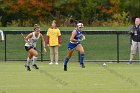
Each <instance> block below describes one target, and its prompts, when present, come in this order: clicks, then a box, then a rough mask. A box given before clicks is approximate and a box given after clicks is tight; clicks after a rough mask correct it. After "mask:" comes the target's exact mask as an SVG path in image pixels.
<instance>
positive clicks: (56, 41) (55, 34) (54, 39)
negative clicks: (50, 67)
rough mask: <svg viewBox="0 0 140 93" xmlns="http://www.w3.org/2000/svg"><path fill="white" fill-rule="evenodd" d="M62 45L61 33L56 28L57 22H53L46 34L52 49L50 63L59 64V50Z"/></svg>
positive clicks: (47, 42) (47, 41)
mask: <svg viewBox="0 0 140 93" xmlns="http://www.w3.org/2000/svg"><path fill="white" fill-rule="evenodd" d="M61 43H62V38H61V32H60V30H59V29H58V28H57V26H56V21H53V22H52V24H51V27H50V28H49V29H48V31H47V34H46V44H47V45H48V46H49V49H50V63H49V64H53V63H54V62H55V64H56V65H57V64H58V48H59V45H60V44H61Z"/></svg>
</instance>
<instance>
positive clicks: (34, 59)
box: [32, 56, 37, 65]
mask: <svg viewBox="0 0 140 93" xmlns="http://www.w3.org/2000/svg"><path fill="white" fill-rule="evenodd" d="M36 60H37V57H35V56H33V62H32V65H34V64H35V62H36Z"/></svg>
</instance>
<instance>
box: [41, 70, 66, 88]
mask: <svg viewBox="0 0 140 93" xmlns="http://www.w3.org/2000/svg"><path fill="white" fill-rule="evenodd" d="M39 72H40V73H42V74H44V75H45V76H47V77H50V78H51V79H53V80H55V81H56V82H58V83H59V84H61V85H63V86H67V85H68V83H67V82H66V81H64V80H62V79H60V78H58V77H56V76H54V75H52V74H50V73H48V72H46V71H44V70H39Z"/></svg>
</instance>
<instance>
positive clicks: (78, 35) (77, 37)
mask: <svg viewBox="0 0 140 93" xmlns="http://www.w3.org/2000/svg"><path fill="white" fill-rule="evenodd" d="M74 31H76V33H77V34H76V35H75V37H74V39H76V40H78V39H79V37H80V36H81V35H82V31H78V29H77V28H75V30H74Z"/></svg>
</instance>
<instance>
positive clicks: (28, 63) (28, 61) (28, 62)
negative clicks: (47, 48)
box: [26, 57, 32, 66]
mask: <svg viewBox="0 0 140 93" xmlns="http://www.w3.org/2000/svg"><path fill="white" fill-rule="evenodd" d="M30 62H32V59H30V58H29V57H28V58H27V64H26V65H27V66H29V65H30Z"/></svg>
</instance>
